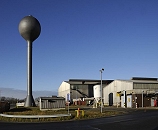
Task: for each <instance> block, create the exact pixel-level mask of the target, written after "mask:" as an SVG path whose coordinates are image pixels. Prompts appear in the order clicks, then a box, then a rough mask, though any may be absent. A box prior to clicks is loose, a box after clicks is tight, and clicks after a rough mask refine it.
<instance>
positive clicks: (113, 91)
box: [103, 80, 133, 105]
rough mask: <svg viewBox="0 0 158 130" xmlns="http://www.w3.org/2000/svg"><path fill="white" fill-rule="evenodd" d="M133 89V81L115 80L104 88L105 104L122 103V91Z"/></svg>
mask: <svg viewBox="0 0 158 130" xmlns="http://www.w3.org/2000/svg"><path fill="white" fill-rule="evenodd" d="M124 90H125V91H127V90H133V82H129V81H124V80H114V81H113V82H112V83H110V84H109V85H107V86H106V87H104V88H103V100H104V101H103V102H104V105H117V104H120V95H119V93H120V92H122V91H124Z"/></svg>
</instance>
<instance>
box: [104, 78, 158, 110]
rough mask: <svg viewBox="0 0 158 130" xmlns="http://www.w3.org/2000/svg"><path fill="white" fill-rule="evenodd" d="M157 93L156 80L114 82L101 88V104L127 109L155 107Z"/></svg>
mask: <svg viewBox="0 0 158 130" xmlns="http://www.w3.org/2000/svg"><path fill="white" fill-rule="evenodd" d="M157 92H158V81H157V78H138V77H133V78H131V79H130V80H114V81H113V82H111V83H110V84H108V85H107V86H106V87H104V88H103V102H104V105H109V106H121V107H129V108H137V107H150V106H157Z"/></svg>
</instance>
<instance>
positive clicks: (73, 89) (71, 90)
mask: <svg viewBox="0 0 158 130" xmlns="http://www.w3.org/2000/svg"><path fill="white" fill-rule="evenodd" d="M112 81H113V80H102V84H103V87H105V86H106V85H107V84H109V83H111V82H112ZM100 83H101V81H100V80H86V79H70V80H69V81H63V82H62V84H61V85H60V87H59V89H58V96H59V97H64V98H65V99H66V101H70V102H75V101H85V100H93V99H94V98H95V97H98V96H99V95H100ZM94 87H97V90H96V91H97V92H96V91H95V92H94ZM98 88H99V89H98ZM97 94H98V95H97Z"/></svg>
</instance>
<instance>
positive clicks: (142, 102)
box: [142, 90, 144, 107]
mask: <svg viewBox="0 0 158 130" xmlns="http://www.w3.org/2000/svg"><path fill="white" fill-rule="evenodd" d="M143 93H144V91H143V90H142V107H143V106H144V104H143V102H144V99H143Z"/></svg>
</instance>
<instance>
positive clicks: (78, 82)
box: [65, 79, 114, 85]
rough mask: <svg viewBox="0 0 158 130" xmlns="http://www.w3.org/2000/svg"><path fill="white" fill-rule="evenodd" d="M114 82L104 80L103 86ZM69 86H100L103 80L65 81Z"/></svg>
mask: <svg viewBox="0 0 158 130" xmlns="http://www.w3.org/2000/svg"><path fill="white" fill-rule="evenodd" d="M112 81H114V80H102V83H103V84H109V83H111V82H112ZM65 82H67V83H69V84H78V85H79V84H86V85H87V84H100V83H101V80H90V79H69V81H65Z"/></svg>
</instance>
